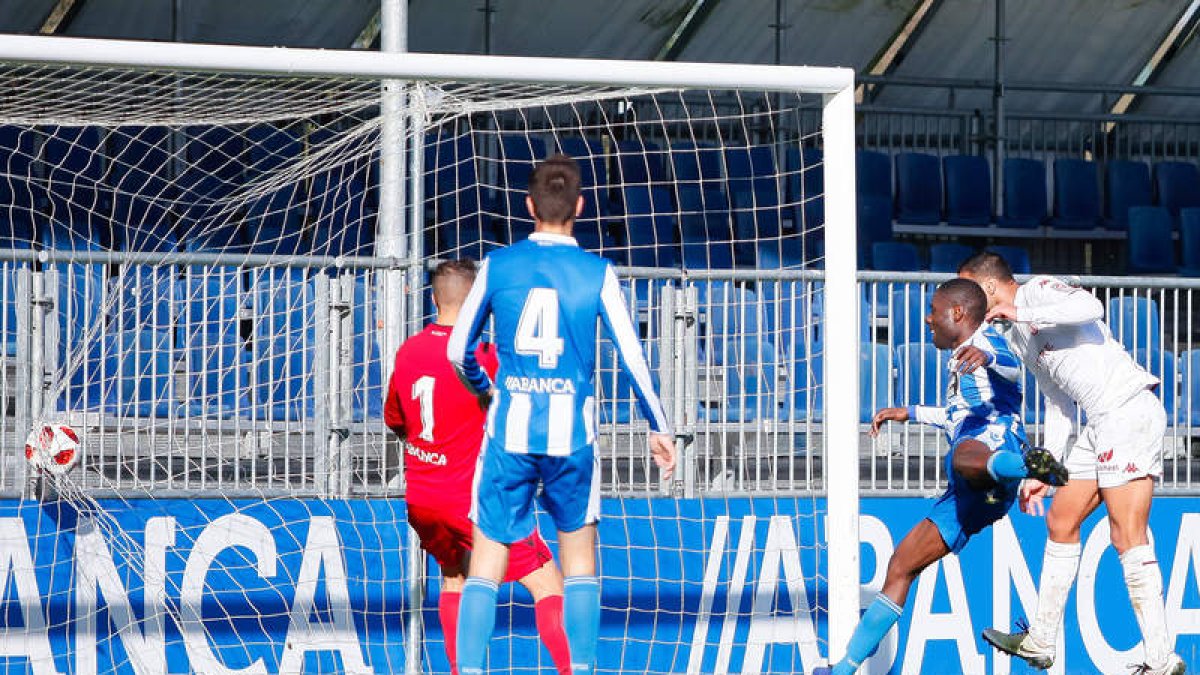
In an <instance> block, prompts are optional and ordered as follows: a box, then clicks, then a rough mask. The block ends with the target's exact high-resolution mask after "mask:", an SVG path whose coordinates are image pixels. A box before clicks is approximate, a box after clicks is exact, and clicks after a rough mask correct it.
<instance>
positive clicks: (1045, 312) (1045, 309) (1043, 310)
mask: <svg viewBox="0 0 1200 675" xmlns="http://www.w3.org/2000/svg"><path fill="white" fill-rule="evenodd" d="M1025 286H1026V287H1028V290H1027V291H1026V292H1025V293H1023V295H1024V299H1023V303H1022V304H1021V305H1019V306H1012V305H1007V306H1005V305H1000V306H997V307H995V308H993V309H992V311H990V312H988V319H989V320H990V319H993V318H1007V319H1011V320H1013V321H1017V322H1019V323H1028V324H1032V325H1033V326H1035V327H1037V328H1048V327H1050V326H1076V325H1079V324H1085V323H1091V322H1092V321H1099V320H1100V319H1103V318H1104V305H1103V304H1101V302H1100V300H1099V299H1098V298H1097V297H1096V296H1094V295H1092V294H1091V293H1089V292H1088V291H1086V290H1085V289H1082V288H1078V287H1076V286H1071V285H1069V284H1067V283H1065V282H1063V281H1060V280H1058V279H1055V278H1053V277H1038V278H1035V279H1032V280H1030V281H1029V282H1028V283H1027V284H1025Z"/></svg>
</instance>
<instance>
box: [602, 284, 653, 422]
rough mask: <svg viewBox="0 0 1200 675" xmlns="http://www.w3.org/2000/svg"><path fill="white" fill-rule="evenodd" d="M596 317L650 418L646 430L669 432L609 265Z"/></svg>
mask: <svg viewBox="0 0 1200 675" xmlns="http://www.w3.org/2000/svg"><path fill="white" fill-rule="evenodd" d="M600 318H601V319H602V320H603V321H604V327H605V329H606V330H607V331H608V335H609V337H610V338H611V339H612V341H613V344H614V345H616V347H617V356H618V357H619V359H620V363H621V367H622V368H624V369H625V372H626V373H628V374H629V379H630V381H631V382H632V383H633V392H634V394H635V395H636V396H637V399H638V406H639V407H640V409H641V411H642V415H643V416H644V417H645V418H646V419H647V420H648V421H649V422H650V430H651V431H653V432H655V433H659V434H666V435H668V436H669V435H671V424H670V423H669V422H668V421H667V415H666V413H665V412H664V411H663V407H662V401H660V400H659V398H658V393H657V392H656V391H654V382H653V381H652V380H651V379H650V367H649V366H648V365H647V364H646V355H645V354H644V353H643V352H642V344H641V342H639V341H638V337H637V332H636V331H635V330H634V329H633V322H632V321H631V320H630V319H629V309H628V308H627V307H626V305H625V298H624V296H622V295H621V286H620V284H618V283H617V275H616V273H615V272H613V268H612V266H611V265H609V266H607V267H606V268H605V272H604V286H603V287H602V288H601V290H600Z"/></svg>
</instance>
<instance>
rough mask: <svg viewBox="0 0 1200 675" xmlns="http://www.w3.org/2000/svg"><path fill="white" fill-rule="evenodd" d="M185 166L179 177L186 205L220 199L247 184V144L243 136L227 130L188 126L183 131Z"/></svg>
mask: <svg viewBox="0 0 1200 675" xmlns="http://www.w3.org/2000/svg"><path fill="white" fill-rule="evenodd" d="M184 136H185V139H184V148H183V159H184V162H185V163H186V167H185V168H184V170H183V173H182V174H181V175H180V176H179V177H178V179H177V183H178V184H179V185H180V187H181V189H182V191H183V194H182V195H181V199H182V201H183V202H185V203H192V204H197V205H200V204H203V203H205V202H207V201H209V200H217V199H221V198H223V197H225V196H228V195H229V194H231V193H232V192H233V191H234V190H236V189H237V188H239V187H241V186H242V185H243V184H244V182H245V170H246V164H245V145H244V138H243V137H242V135H241V134H240V133H236V132H234V131H233V130H232V129H230V128H228V127H221V126H205V127H189V128H187V129H186V130H185V131H184Z"/></svg>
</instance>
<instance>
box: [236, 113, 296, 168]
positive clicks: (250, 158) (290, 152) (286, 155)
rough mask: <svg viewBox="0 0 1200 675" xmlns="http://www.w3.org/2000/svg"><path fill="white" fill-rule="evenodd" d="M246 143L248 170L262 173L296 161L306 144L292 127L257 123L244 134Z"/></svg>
mask: <svg viewBox="0 0 1200 675" xmlns="http://www.w3.org/2000/svg"><path fill="white" fill-rule="evenodd" d="M243 137H244V138H245V143H246V171H247V173H248V174H249V175H251V176H255V175H261V174H265V173H269V172H273V171H276V170H278V169H280V168H281V167H283V166H286V165H287V164H288V163H289V162H293V161H295V159H296V158H297V157H299V156H300V154H301V153H302V152H303V151H304V144H303V143H302V142H301V141H300V137H299V136H297V135H296V134H295V133H294V132H293V131H292V130H291V129H289V128H288V127H286V126H282V127H281V126H275V125H274V124H269V123H264V124H256V125H254V126H252V127H250V128H249V129H247V130H246V131H245V133H244V134H243Z"/></svg>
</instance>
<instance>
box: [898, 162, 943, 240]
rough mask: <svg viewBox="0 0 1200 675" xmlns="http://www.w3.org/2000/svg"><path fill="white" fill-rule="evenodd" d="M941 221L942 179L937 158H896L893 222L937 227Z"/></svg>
mask: <svg viewBox="0 0 1200 675" xmlns="http://www.w3.org/2000/svg"><path fill="white" fill-rule="evenodd" d="M941 221H942V176H941V167H940V166H939V163H938V158H937V157H934V156H933V155H926V154H923V153H919V152H902V153H900V154H898V155H896V222H898V223H907V224H914V225H936V224H938V223H940V222H941Z"/></svg>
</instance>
